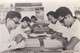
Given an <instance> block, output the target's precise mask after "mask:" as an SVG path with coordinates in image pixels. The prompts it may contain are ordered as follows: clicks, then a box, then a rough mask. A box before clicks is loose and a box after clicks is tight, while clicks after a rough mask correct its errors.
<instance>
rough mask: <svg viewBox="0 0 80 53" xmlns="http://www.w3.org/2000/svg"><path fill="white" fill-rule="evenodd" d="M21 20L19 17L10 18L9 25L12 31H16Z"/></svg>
mask: <svg viewBox="0 0 80 53" xmlns="http://www.w3.org/2000/svg"><path fill="white" fill-rule="evenodd" d="M19 21H20V19H19V18H17V17H14V18H13V19H10V18H8V19H7V24H8V26H9V27H10V28H11V29H15V28H16V27H17V26H18V24H19Z"/></svg>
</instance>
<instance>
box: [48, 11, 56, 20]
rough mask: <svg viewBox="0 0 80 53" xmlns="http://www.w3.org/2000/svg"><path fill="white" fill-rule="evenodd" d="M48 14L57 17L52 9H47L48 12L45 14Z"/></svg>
mask: <svg viewBox="0 0 80 53" xmlns="http://www.w3.org/2000/svg"><path fill="white" fill-rule="evenodd" d="M49 15H51V16H53V17H54V18H55V19H57V15H56V13H55V12H54V11H49V12H48V13H47V16H49Z"/></svg>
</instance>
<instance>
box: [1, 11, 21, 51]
mask: <svg viewBox="0 0 80 53" xmlns="http://www.w3.org/2000/svg"><path fill="white" fill-rule="evenodd" d="M20 19H21V14H20V13H19V12H16V11H9V12H8V13H7V15H6V19H5V24H1V25H0V52H2V51H4V50H8V49H9V48H10V47H11V46H14V45H16V44H18V43H20V42H21V41H22V38H21V39H18V37H16V38H17V40H16V38H15V40H13V37H12V36H11V35H10V31H11V30H12V29H15V28H16V27H17V24H19V20H20ZM20 37H21V36H20Z"/></svg>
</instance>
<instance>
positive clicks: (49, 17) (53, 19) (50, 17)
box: [48, 15, 57, 24]
mask: <svg viewBox="0 0 80 53" xmlns="http://www.w3.org/2000/svg"><path fill="white" fill-rule="evenodd" d="M48 19H49V21H50V22H51V23H53V24H55V23H56V22H57V19H55V18H54V17H53V16H51V15H49V16H48Z"/></svg>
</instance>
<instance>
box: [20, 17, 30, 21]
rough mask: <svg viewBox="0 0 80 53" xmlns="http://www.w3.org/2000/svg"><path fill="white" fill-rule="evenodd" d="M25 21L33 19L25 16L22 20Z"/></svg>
mask: <svg viewBox="0 0 80 53" xmlns="http://www.w3.org/2000/svg"><path fill="white" fill-rule="evenodd" d="M24 21H26V22H31V20H30V19H29V17H27V16H25V17H23V19H22V20H21V22H24Z"/></svg>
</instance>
